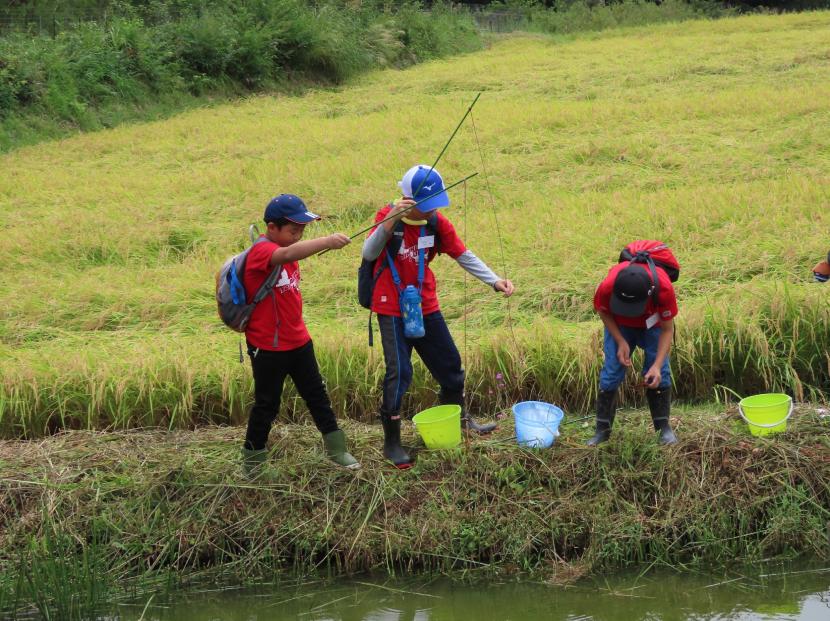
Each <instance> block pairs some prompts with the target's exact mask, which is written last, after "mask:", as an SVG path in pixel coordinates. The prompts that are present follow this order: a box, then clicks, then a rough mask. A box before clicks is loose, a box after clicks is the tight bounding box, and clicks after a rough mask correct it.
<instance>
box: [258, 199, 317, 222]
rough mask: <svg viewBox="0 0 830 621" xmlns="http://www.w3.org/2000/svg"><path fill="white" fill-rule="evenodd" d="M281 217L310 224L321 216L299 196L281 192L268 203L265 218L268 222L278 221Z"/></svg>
mask: <svg viewBox="0 0 830 621" xmlns="http://www.w3.org/2000/svg"><path fill="white" fill-rule="evenodd" d="M280 218H285V219H286V220H290V221H291V222H295V223H296V224H308V223H309V222H313V221H314V220H319V219H320V216H318V215H317V214H316V213H311V212H310V211H309V210H308V208H307V207H306V206H305V203H304V202H303V199H301V198H300V197H299V196H294V195H293V194H280V195H279V196H275V197H274V198H272V199H271V202H270V203H268V206H267V207H266V208H265V216H264V217H263V220H265V222H266V224H267V223H268V222H276V221H277V220H279V219H280Z"/></svg>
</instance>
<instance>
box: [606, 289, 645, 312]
mask: <svg viewBox="0 0 830 621" xmlns="http://www.w3.org/2000/svg"><path fill="white" fill-rule="evenodd" d="M646 304H648V298H646V299H645V300H639V301H637V302H629V301H628V300H623V299H622V298H621V297H619V296H618V295H617V294H615V293H612V294H611V304H610V305H609V306H610V308H611V312H612V313H613V314H615V315H619V316H620V317H642V316H643V315H644V314H645V312H646Z"/></svg>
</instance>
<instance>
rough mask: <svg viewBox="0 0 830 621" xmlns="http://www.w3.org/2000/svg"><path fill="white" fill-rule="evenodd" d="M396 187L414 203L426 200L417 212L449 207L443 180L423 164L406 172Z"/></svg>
mask: <svg viewBox="0 0 830 621" xmlns="http://www.w3.org/2000/svg"><path fill="white" fill-rule="evenodd" d="M398 187H399V188H400V189H401V193H402V194H403V195H404V196H405V197H406V198H411V199H413V200H414V201H415V202H416V203H419V202H420V201H422V200H423V199H425V198H426V199H427V200H425V201H424V202H423V203H420V204H419V205H418V210H419V211H423V212H427V211H432V210H433V209H439V208H441V207H449V205H450V197H449V196H447V193H446V191H444V180H443V179H442V178H441V175H440V174H439V173H438V171H437V170H435V169H433V170H430V167H429V166H425V165H424V164H418V165H417V166H413V167H412V168H410V169H409V170H407V171H406V174H405V175H404V176H403V179H401V180H400V181H398ZM427 197H429V198H427Z"/></svg>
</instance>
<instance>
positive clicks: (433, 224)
mask: <svg viewBox="0 0 830 621" xmlns="http://www.w3.org/2000/svg"><path fill="white" fill-rule="evenodd" d="M426 229H427V232H428V233H429V234H430V235H432V236H433V237H434V238H435V246H434V247H433V248H434V250H435V254H438V253H440V252H441V236H440V235H439V234H438V213H437V212H435V211H433V212H432V213H431V214H429V218H427V226H426Z"/></svg>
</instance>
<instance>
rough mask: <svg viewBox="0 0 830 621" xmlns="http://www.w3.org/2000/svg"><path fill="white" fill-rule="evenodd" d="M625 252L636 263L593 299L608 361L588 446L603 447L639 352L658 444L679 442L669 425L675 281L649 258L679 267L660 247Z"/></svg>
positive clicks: (616, 272) (646, 244) (611, 275)
mask: <svg viewBox="0 0 830 621" xmlns="http://www.w3.org/2000/svg"><path fill="white" fill-rule="evenodd" d="M627 248H628V249H632V251H633V255H634V256H633V258H632V260H630V261H623V262H621V263H618V264H617V265H615V266H614V267H612V268H611V269H610V270H609V272H608V275H607V276H606V277H605V279H604V280H603V281H602V282H601V283H600V285H599V286H598V287H597V290H596V292H595V294H594V309H595V310H596V311H597V313H599V316H600V317H601V318H602V323H603V324H604V325H605V336H604V340H603V352H604V354H605V362H604V364H603V367H602V371H601V373H600V381H599V395H598V397H597V422H596V433H595V434H594V436H593V437H592V438H591V439H590V440H588V446H596V445H597V444H600V443H602V442H605V441H606V440H608V438H609V436H610V435H611V427H612V425H613V423H614V412H615V405H616V398H617V388H618V387H619V385H620V384H621V383H622V382H623V380H624V379H625V372H626V369H627V368H628V367H630V366H631V353H632V352H633V350H634V348H635V347H641V348H642V349H643V351H644V352H645V364H644V366H643V385H644V386H645V388H646V399H647V400H648V406H649V410H650V412H651V418H652V421H653V423H654V428H655V430H657V431H659V432H660V443H661V444H674V443H675V442H677V438H676V437H675V435H674V432H673V431H672V429H671V425H670V424H669V414H670V411H671V369H670V367H669V351H670V349H671V343H672V336H673V334H674V317H675V316H676V315H677V299H676V298H675V295H674V287H673V286H672V282H671V278H670V277H669V275H668V273H667V272H666V269H664V268H665V265H666V264H665V263H663V264H661V263H660V262H659V261H658V262H657V263H655V262H654V261H653V260H651V259H650V258H649V254H650V252H653V251H660V252H663V253H668V256H669V257H670V260H671V261H672V262H673V266H677V261H676V260H675V259H674V257H673V256H672V255H671V253H670V251H668V249H667V248H666V246H665V245H664V244H662V243H661V242H656V241H637V242H633V243H632V244H630V245H629V246H627Z"/></svg>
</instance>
